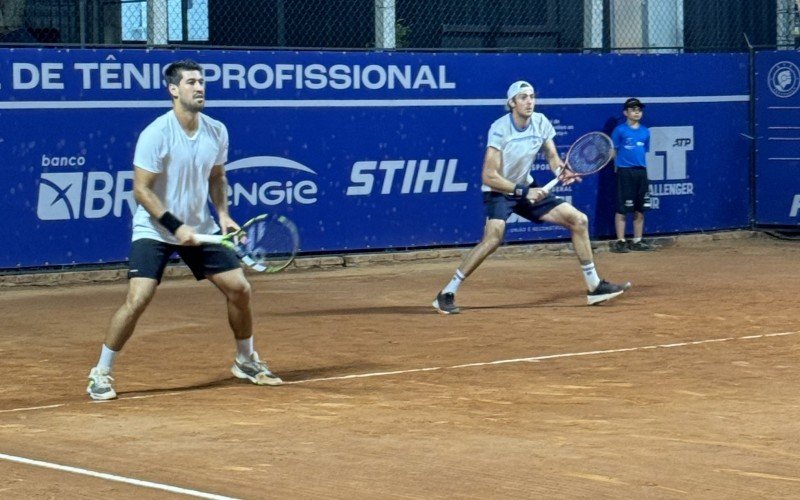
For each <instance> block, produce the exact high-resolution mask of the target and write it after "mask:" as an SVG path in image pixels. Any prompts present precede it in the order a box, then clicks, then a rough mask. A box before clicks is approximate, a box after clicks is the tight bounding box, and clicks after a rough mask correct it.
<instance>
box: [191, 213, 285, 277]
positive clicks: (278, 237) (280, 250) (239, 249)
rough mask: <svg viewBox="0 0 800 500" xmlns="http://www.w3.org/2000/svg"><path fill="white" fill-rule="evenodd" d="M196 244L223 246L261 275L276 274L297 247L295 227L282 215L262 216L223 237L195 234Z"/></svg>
mask: <svg viewBox="0 0 800 500" xmlns="http://www.w3.org/2000/svg"><path fill="white" fill-rule="evenodd" d="M194 239H195V240H196V241H197V242H198V243H205V244H218V245H224V246H226V247H228V248H230V249H231V250H233V251H234V252H236V256H237V257H239V260H241V261H242V263H243V264H244V265H246V266H247V267H249V268H251V269H253V270H254V271H258V272H260V273H275V272H278V271H280V270H281V269H284V268H286V266H288V265H289V264H291V263H292V261H293V260H294V258H295V256H296V255H297V250H298V249H299V248H300V238H299V236H298V233H297V226H295V225H294V223H293V222H292V221H291V220H289V219H287V218H286V217H284V216H283V215H270V214H262V215H259V216H257V217H253V218H252V219H250V220H249V221H247V222H245V223H244V224H243V225H242V227H241V229H239V230H238V231H234V232H232V233H228V234H225V235H219V234H213V235H212V234H196V235H195V236H194Z"/></svg>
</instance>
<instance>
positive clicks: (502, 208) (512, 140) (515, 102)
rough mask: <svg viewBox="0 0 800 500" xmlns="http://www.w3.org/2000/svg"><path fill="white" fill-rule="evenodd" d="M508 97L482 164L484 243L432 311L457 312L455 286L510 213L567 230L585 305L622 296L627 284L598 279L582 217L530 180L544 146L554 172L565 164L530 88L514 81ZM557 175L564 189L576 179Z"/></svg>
mask: <svg viewBox="0 0 800 500" xmlns="http://www.w3.org/2000/svg"><path fill="white" fill-rule="evenodd" d="M506 99H507V100H506V110H508V111H509V113H507V114H506V115H504V116H502V117H500V118H499V119H497V120H496V121H495V122H494V123H492V126H491V127H490V128H489V136H488V144H487V147H486V155H485V157H484V160H483V173H482V181H483V185H482V186H481V191H482V192H483V205H484V210H485V213H486V225H485V227H484V232H483V239H481V241H480V242H479V243H478V245H477V246H475V247H474V248H473V249H472V250H470V251H469V252H468V253H467V255H466V256H465V257H464V260H463V261H462V262H461V265H460V266H459V267H458V269H456V272H455V275H454V276H453V279H452V280H450V282H449V283H448V284H447V286H445V287H444V289H442V291H441V292H439V294H438V295H437V296H436V299H435V300H434V301H433V307H435V308H436V309H437V310H438V311H439V312H440V313H442V314H456V313H458V312H459V308H458V306H456V302H455V295H456V292H457V291H458V288H459V286H460V285H461V283H462V282H463V281H464V280H465V279H467V277H468V276H469V275H471V274H472V273H473V272H474V271H475V269H477V268H478V266H480V265H481V263H482V262H483V261H484V260H485V259H486V257H488V256H489V255H491V254H492V253H493V252H494V251H495V250H497V248H498V247H499V246H500V244H501V243H502V242H503V235H504V234H505V229H506V220H507V219H508V217H509V216H510V215H511V213H512V212H513V213H516V214H518V215H520V216H522V217H524V218H525V219H528V220H529V221H531V222H537V223H541V222H547V223H552V224H558V225H559V226H563V227H565V228H567V229H569V230H570V232H571V233H572V244H573V245H574V246H575V253H576V254H577V255H578V260H579V261H580V264H581V268H582V270H583V277H584V279H585V280H586V287H587V288H588V292H587V295H586V299H587V302H588V303H589V305H593V304H599V303H601V302H605V301H607V300H609V299H612V298H614V297H616V296H617V295H620V294H621V293H623V292H624V291H625V290H626V289H627V288H628V287H629V286H630V284H629V283H626V284H625V285H615V284H613V283H609V282H608V281H605V280H602V279H600V277H599V276H598V275H597V271H596V270H595V266H594V259H593V256H592V247H591V244H590V242H589V220H588V218H587V217H586V215H585V214H583V213H582V212H580V211H578V210H577V209H576V208H575V207H573V206H572V205H571V204H569V203H567V202H566V201H565V200H563V199H561V198H558V197H556V196H553V195H551V194H549V193H548V192H547V191H545V190H543V189H541V188H539V187H537V185H536V183H535V181H534V180H533V177H532V176H531V173H530V172H531V167H532V166H533V162H534V159H535V158H536V154H537V153H538V152H539V149H541V148H544V152H545V155H546V156H547V162H548V163H549V164H550V169H551V170H553V172H556V171H558V170H559V169H560V168H562V167H563V166H564V163H563V162H562V161H561V158H560V157H559V155H558V152H557V150H556V145H555V143H554V142H553V138H554V137H555V136H556V131H555V129H554V128H553V125H551V124H550V121H549V120H548V119H547V118H546V117H545V116H544V115H543V114H541V113H534V112H533V108H534V105H535V104H536V98H535V97H534V93H533V86H532V85H531V84H530V83H528V82H524V81H519V82H514V83H512V84H511V86H510V87H509V88H508V91H507V92H506ZM561 177H562V184H564V185H569V184H571V183H573V182H575V180H576V179H577V177H575V176H574V174H572V173H571V172H569V171H567V170H565V171H564V173H562V174H561Z"/></svg>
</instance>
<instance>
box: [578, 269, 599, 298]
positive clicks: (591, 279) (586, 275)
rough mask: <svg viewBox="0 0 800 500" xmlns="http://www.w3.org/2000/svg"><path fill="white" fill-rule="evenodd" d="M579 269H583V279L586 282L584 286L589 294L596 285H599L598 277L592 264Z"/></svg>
mask: <svg viewBox="0 0 800 500" xmlns="http://www.w3.org/2000/svg"><path fill="white" fill-rule="evenodd" d="M581 269H583V279H585V280H586V286H588V287H589V291H590V292H593V291H594V289H595V288H597V285H599V284H600V276H598V275H597V270H595V268H594V262H592V263H589V264H586V265H585V266H581Z"/></svg>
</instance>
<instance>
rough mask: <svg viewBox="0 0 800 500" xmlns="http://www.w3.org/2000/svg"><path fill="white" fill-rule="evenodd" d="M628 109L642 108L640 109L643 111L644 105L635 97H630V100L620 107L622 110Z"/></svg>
mask: <svg viewBox="0 0 800 500" xmlns="http://www.w3.org/2000/svg"><path fill="white" fill-rule="evenodd" d="M628 108H642V109H644V104H642V101H640V100H639V99H637V98H635V97H631V98H630V99H628V100H627V101H625V104H624V105H623V106H622V109H628Z"/></svg>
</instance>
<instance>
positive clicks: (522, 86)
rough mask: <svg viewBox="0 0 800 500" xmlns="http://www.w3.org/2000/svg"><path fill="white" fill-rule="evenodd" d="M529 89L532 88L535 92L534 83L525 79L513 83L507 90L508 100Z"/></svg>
mask: <svg viewBox="0 0 800 500" xmlns="http://www.w3.org/2000/svg"><path fill="white" fill-rule="evenodd" d="M527 89H531V92H533V85H531V84H530V83H528V82H526V81H524V80H520V81H518V82H514V83H512V84H511V86H510V87H508V91H507V92H506V100H508V99H512V98H514V97H516V96H517V94H521V93H522V92H523V91H525V90H527Z"/></svg>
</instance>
